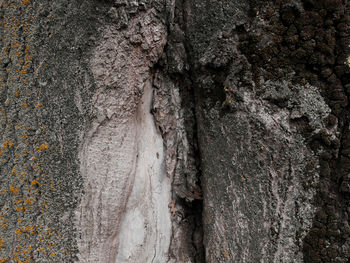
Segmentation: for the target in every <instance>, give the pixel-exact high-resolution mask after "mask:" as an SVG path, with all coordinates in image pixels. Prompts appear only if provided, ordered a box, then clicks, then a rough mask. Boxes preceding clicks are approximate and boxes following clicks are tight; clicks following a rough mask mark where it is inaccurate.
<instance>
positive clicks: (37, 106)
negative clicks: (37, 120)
mask: <svg viewBox="0 0 350 263" xmlns="http://www.w3.org/2000/svg"><path fill="white" fill-rule="evenodd" d="M41 106H43V104H41V103H38V104H37V105H35V108H36V109H37V108H39V107H41Z"/></svg>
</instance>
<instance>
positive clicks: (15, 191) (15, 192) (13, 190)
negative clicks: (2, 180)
mask: <svg viewBox="0 0 350 263" xmlns="http://www.w3.org/2000/svg"><path fill="white" fill-rule="evenodd" d="M10 191H11V192H12V193H14V194H18V193H19V189H18V188H15V187H13V186H12V185H11V186H10Z"/></svg>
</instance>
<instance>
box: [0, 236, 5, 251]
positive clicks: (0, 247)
mask: <svg viewBox="0 0 350 263" xmlns="http://www.w3.org/2000/svg"><path fill="white" fill-rule="evenodd" d="M4 241H5V239H2V238H0V249H2V248H3V246H4V245H3V244H4Z"/></svg>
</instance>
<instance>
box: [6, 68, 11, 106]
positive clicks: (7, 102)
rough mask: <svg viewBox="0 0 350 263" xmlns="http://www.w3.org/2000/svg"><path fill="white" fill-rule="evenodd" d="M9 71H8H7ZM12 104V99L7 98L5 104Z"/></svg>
mask: <svg viewBox="0 0 350 263" xmlns="http://www.w3.org/2000/svg"><path fill="white" fill-rule="evenodd" d="M6 71H7V70H6ZM9 103H10V98H7V99H6V101H5V104H6V105H7V104H9Z"/></svg>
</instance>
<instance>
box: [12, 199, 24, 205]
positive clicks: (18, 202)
mask: <svg viewBox="0 0 350 263" xmlns="http://www.w3.org/2000/svg"><path fill="white" fill-rule="evenodd" d="M22 202H23V201H22V200H17V201H15V202H13V203H14V204H15V205H18V204H20V203H22Z"/></svg>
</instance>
